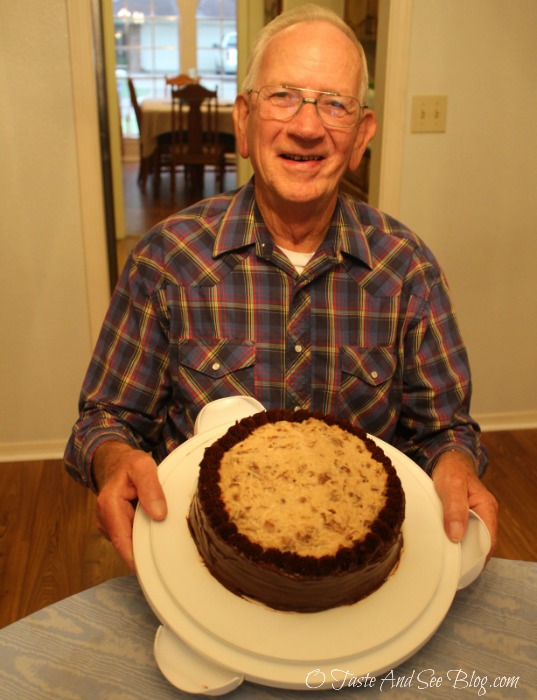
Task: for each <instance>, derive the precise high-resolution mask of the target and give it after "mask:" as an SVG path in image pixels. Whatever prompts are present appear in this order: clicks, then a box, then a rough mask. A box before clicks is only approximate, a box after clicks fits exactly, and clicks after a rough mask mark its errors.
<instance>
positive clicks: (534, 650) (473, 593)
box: [0, 558, 537, 700]
mask: <svg viewBox="0 0 537 700" xmlns="http://www.w3.org/2000/svg"><path fill="white" fill-rule="evenodd" d="M416 595H419V587H418V588H417V590H416ZM536 601H537V563H535V562H527V561H515V560H507V559H499V558H492V559H491V560H490V561H489V563H488V565H487V566H486V567H485V569H484V570H483V572H482V573H481V575H480V576H479V577H478V578H477V579H476V580H475V581H474V582H473V583H471V584H470V585H469V586H467V587H466V588H463V589H462V590H459V591H458V592H457V593H456V594H455V597H454V599H453V601H452V603H451V606H450V607H449V610H448V612H447V614H446V616H445V617H444V619H443V621H442V622H441V624H440V626H439V628H438V629H437V631H436V633H435V634H434V635H433V636H432V637H431V638H430V639H429V641H427V642H426V643H425V645H424V646H421V648H420V649H419V650H417V651H416V652H415V653H414V654H413V655H412V656H411V657H410V658H408V659H407V660H406V661H404V662H403V663H401V664H399V665H397V666H396V667H394V668H390V669H388V670H386V671H383V672H382V673H381V674H379V675H378V676H373V675H369V674H363V673H362V674H360V676H358V675H357V674H354V673H353V669H352V664H349V666H348V667H347V666H344V665H343V667H340V668H338V669H337V671H338V672H337V673H334V675H333V680H332V681H331V679H330V678H328V679H325V680H327V683H325V684H324V685H323V688H325V689H323V690H317V691H316V692H315V694H314V695H313V696H312V697H319V698H328V697H330V698H334V697H339V698H345V699H346V700H350V699H351V698H353V699H358V698H359V699H360V700H363V699H365V698H367V700H369V699H370V698H379V699H381V698H384V697H388V698H395V699H396V700H419V699H420V698H433V699H436V698H439V699H440V698H449V699H450V700H457V699H458V698H463V699H464V698H491V699H493V698H494V699H498V700H505V699H509V698H513V700H515V699H516V700H532V699H535V698H536V697H537V615H536V612H537V605H536ZM237 624H240V621H239V620H237ZM159 626H160V621H159V620H158V619H157V617H156V616H155V614H154V613H153V612H152V609H151V607H150V605H149V604H148V602H147V600H146V598H145V596H144V593H143V591H142V588H141V586H140V583H139V580H138V578H137V577H136V575H135V574H131V575H127V576H123V577H120V578H116V579H112V580H109V581H107V582H105V583H102V584H100V585H98V586H95V587H93V588H90V589H88V590H85V591H83V592H81V593H78V594H76V595H74V596H72V597H69V598H66V599H64V600H62V601H60V602H58V603H55V604H53V605H50V606H49V607H46V608H44V609H42V610H39V611H38V612H35V613H33V614H32V615H29V616H28V617H26V618H23V619H21V620H19V621H17V622H15V623H13V624H11V625H9V626H7V627H4V628H3V629H1V630H0V698H2V700H11V699H12V700H24V699H25V698H27V699H28V700H39V699H43V700H44V699H46V700H63V699H69V700H72V699H87V700H116V699H117V700H127V699H128V700H137V699H140V700H142V699H143V700H160V699H162V700H165V699H169V700H178V699H186V698H192V697H194V696H193V695H191V694H189V693H185V692H183V691H181V690H179V689H178V688H176V687H175V686H174V685H172V684H171V683H170V682H168V681H167V680H166V678H165V677H164V676H163V674H162V673H161V672H160V670H159V667H158V665H157V662H156V660H155V656H154V651H153V648H154V641H155V635H156V632H157V630H158V628H159ZM259 632H260V634H262V630H260V631H259ZM367 633H368V630H367V629H357V630H356V634H357V635H363V634H367ZM178 663H180V661H178ZM340 666H341V665H340ZM318 675H319V674H318V672H317V671H316V666H315V661H312V668H311V671H310V672H308V673H307V674H305V677H304V688H303V690H300V689H298V690H297V689H292V690H290V689H286V688H285V687H270V686H268V685H259V684H256V683H253V682H251V681H245V682H243V683H242V684H241V685H240V686H239V687H237V688H236V689H235V690H232V691H231V692H230V693H229V694H228V695H227V697H229V698H230V700H277V699H281V700H283V699H284V698H288V699H291V698H292V699H293V700H298V698H304V697H305V695H304V693H305V691H313V690H314V689H315V688H316V687H318V685H319V678H318Z"/></svg>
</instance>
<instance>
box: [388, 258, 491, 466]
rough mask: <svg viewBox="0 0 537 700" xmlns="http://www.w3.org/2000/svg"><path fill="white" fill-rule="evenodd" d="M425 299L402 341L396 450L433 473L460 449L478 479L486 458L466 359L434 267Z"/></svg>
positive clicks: (416, 303) (446, 294)
mask: <svg viewBox="0 0 537 700" xmlns="http://www.w3.org/2000/svg"><path fill="white" fill-rule="evenodd" d="M430 269H433V270H434V274H433V277H432V280H431V284H430V286H429V294H428V297H427V298H420V299H418V298H416V299H411V302H410V303H411V305H413V306H414V312H415V313H414V314H412V318H413V319H414V320H413V322H411V323H410V324H409V328H408V329H407V332H406V334H405V338H404V373H403V393H402V405H401V413H400V419H399V424H398V429H397V435H396V440H395V446H397V447H399V449H402V450H403V451H404V452H405V453H406V454H408V455H409V456H410V457H411V458H412V459H414V460H415V461H416V462H417V463H418V464H419V465H420V466H421V467H422V468H423V469H425V470H426V471H427V472H428V473H431V471H432V469H433V467H434V464H435V462H436V460H437V459H438V457H439V456H440V455H441V454H442V453H443V452H445V451H448V450H452V449H458V450H461V451H463V452H465V453H467V454H468V455H469V456H470V457H471V459H472V460H473V461H474V463H475V467H476V471H477V473H478V474H480V475H481V474H482V473H483V472H484V471H485V468H486V465H487V454H486V450H485V448H484V447H483V446H482V445H481V443H480V431H479V426H478V425H477V423H476V422H475V421H474V420H473V419H472V418H471V416H470V399H471V377H470V368H469V362H468V356H467V352H466V348H465V345H464V343H463V340H462V338H461V334H460V331H459V327H458V324H457V321H456V318H455V314H454V311H453V307H452V303H451V299H450V294H449V289H448V285H447V281H446V279H445V276H444V274H443V273H442V271H441V270H440V269H439V268H438V266H436V265H435V267H434V268H430Z"/></svg>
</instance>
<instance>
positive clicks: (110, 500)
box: [97, 494, 134, 571]
mask: <svg viewBox="0 0 537 700" xmlns="http://www.w3.org/2000/svg"><path fill="white" fill-rule="evenodd" d="M133 520H134V508H133V507H132V505H131V504H130V503H129V502H128V501H121V502H118V501H116V500H115V499H114V497H113V496H107V495H106V494H105V495H104V497H103V496H102V495H99V498H98V500H97V527H98V528H99V530H100V532H102V533H103V535H104V536H105V537H106V538H107V539H108V540H110V542H111V543H112V546H113V547H114V549H115V550H116V551H117V552H118V554H119V555H120V557H121V558H122V559H123V560H124V561H125V563H126V564H127V566H128V567H129V569H130V570H131V571H134V552H133V547H132V523H133Z"/></svg>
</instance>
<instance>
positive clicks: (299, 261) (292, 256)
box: [278, 245, 315, 275]
mask: <svg viewBox="0 0 537 700" xmlns="http://www.w3.org/2000/svg"><path fill="white" fill-rule="evenodd" d="M278 248H279V249H280V250H281V251H282V253H285V255H287V257H288V258H289V260H290V261H291V264H292V265H293V267H294V268H295V270H296V271H297V272H298V274H299V275H301V274H302V272H303V271H304V268H305V267H306V265H307V264H308V263H309V261H310V260H311V259H312V257H313V256H314V255H315V251H314V252H313V253H297V252H296V250H287V249H286V248H282V247H281V245H279V246H278Z"/></svg>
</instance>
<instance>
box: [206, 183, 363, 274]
mask: <svg viewBox="0 0 537 700" xmlns="http://www.w3.org/2000/svg"><path fill="white" fill-rule="evenodd" d="M368 228H370V227H365V226H364V225H363V224H362V223H361V222H360V218H359V213H358V207H357V206H356V200H353V199H351V198H349V197H348V196H347V195H346V194H343V193H341V192H340V193H339V195H338V199H337V204H336V208H335V211H334V215H333V217H332V222H331V224H330V227H329V230H328V233H327V235H326V238H325V240H324V241H323V243H322V247H324V248H325V249H326V251H327V252H330V253H331V254H332V255H334V254H335V255H336V256H337V257H339V256H340V254H341V253H343V254H346V255H349V256H351V257H353V258H356V259H357V260H360V261H362V262H363V263H365V264H366V265H367V266H368V267H369V268H371V267H372V266H373V263H372V255H371V251H370V248H369V244H368V242H367V235H366V232H367V230H368ZM256 243H258V246H259V245H262V244H265V245H264V247H265V255H270V254H271V253H272V239H271V238H270V235H269V233H268V231H267V229H266V227H265V226H264V224H263V223H262V222H261V215H260V213H259V210H258V209H257V206H256V203H255V193H254V180H253V178H252V179H251V180H250V181H249V182H248V183H247V184H246V185H245V186H244V187H242V188H241V189H240V190H238V192H237V193H236V195H235V196H234V198H233V199H232V201H231V204H230V206H229V207H228V208H227V210H226V213H225V214H224V217H223V218H222V221H221V223H220V227H219V230H218V233H217V236H216V240H215V244H214V249H213V255H214V257H218V256H219V255H222V254H223V253H230V252H233V251H236V250H239V249H240V248H244V247H246V246H250V245H254V244H256ZM267 246H268V247H270V251H268V250H267Z"/></svg>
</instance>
